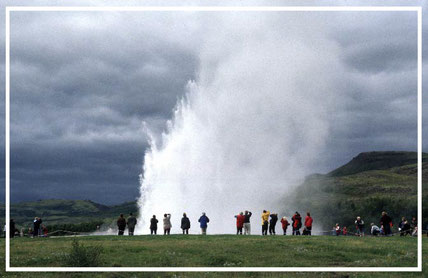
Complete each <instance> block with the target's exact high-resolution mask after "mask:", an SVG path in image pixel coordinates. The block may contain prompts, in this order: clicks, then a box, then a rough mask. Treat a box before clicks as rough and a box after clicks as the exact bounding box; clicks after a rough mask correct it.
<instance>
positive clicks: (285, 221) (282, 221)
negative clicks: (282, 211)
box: [281, 216, 290, 235]
mask: <svg viewBox="0 0 428 278" xmlns="http://www.w3.org/2000/svg"><path fill="white" fill-rule="evenodd" d="M281 224H282V230H283V231H284V235H286V234H287V227H288V226H289V225H290V223H288V220H287V218H286V217H285V216H284V217H283V218H281Z"/></svg>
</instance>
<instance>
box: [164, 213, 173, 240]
mask: <svg viewBox="0 0 428 278" xmlns="http://www.w3.org/2000/svg"><path fill="white" fill-rule="evenodd" d="M171 227H172V225H171V214H170V213H165V214H164V215H163V234H164V235H169V234H170V232H171Z"/></svg>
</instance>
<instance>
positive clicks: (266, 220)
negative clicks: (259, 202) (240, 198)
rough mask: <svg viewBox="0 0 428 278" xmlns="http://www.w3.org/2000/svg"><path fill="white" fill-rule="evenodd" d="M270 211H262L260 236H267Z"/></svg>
mask: <svg viewBox="0 0 428 278" xmlns="http://www.w3.org/2000/svg"><path fill="white" fill-rule="evenodd" d="M269 215H270V211H266V210H263V213H262V235H264V236H265V235H267V230H268V224H269Z"/></svg>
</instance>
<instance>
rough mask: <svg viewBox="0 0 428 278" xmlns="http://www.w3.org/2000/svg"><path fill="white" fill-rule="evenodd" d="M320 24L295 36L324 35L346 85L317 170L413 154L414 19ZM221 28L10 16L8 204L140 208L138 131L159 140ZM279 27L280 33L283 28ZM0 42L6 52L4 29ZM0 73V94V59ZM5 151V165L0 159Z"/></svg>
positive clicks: (132, 19) (331, 17)
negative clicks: (385, 153)
mask: <svg viewBox="0 0 428 278" xmlns="http://www.w3.org/2000/svg"><path fill="white" fill-rule="evenodd" d="M402 2H403V1H402ZM11 3H12V4H15V5H16V3H14V2H13V1H12V2H11ZM20 3H21V2H20ZM54 3H57V2H48V1H43V2H38V3H37V4H40V5H47V4H54ZM60 3H63V2H60ZM89 3H91V2H86V4H87V5H89ZM111 3H112V5H114V4H116V3H118V2H111ZM120 3H123V2H120ZM289 3H291V2H275V4H277V5H281V4H282V5H285V4H289ZM300 3H301V4H303V3H302V2H300ZM307 3H310V2H307ZM346 3H349V2H348V1H347V2H346ZM355 3H362V4H367V3H368V2H355ZM370 3H372V2H370ZM396 3H400V2H392V1H391V4H396ZM418 3H420V2H419V1H414V2H411V1H410V2H409V1H406V2H405V4H406V5H410V4H418ZM32 4H34V3H32ZM134 4H135V2H134ZM250 4H251V3H250ZM424 12H425V13H426V12H428V11H427V10H426V7H424ZM237 16H238V17H239V16H249V15H248V14H246V15H237ZM254 16H256V15H254ZM316 17H317V20H319V22H322V24H321V25H320V26H317V28H320V30H322V31H321V32H318V31H317V30H316V29H314V30H312V29H310V28H303V27H302V30H304V32H303V31H302V36H305V37H308V40H310V38H311V37H316V35H320V34H321V35H322V36H323V38H322V39H323V40H328V41H330V42H331V43H332V44H333V45H334V47H335V49H336V50H335V51H337V56H338V57H340V63H341V65H342V67H341V72H338V73H337V74H338V75H341V76H346V78H347V80H352V82H343V83H341V82H339V84H337V89H338V90H339V91H342V92H343V94H342V95H341V99H342V100H343V102H342V104H343V105H342V106H341V108H339V109H337V110H336V111H334V114H335V115H334V117H331V118H332V119H333V120H332V122H331V123H330V126H331V128H330V131H329V132H330V135H329V140H328V141H327V146H326V148H325V149H324V150H323V151H322V153H320V154H319V161H318V163H317V164H318V166H317V167H315V168H314V169H313V172H324V173H325V172H328V171H330V170H332V169H334V168H336V167H338V166H340V165H342V164H344V163H346V162H347V161H349V160H350V159H351V158H352V157H353V156H355V155H357V154H358V153H360V152H364V151H375V150H377V151H382V150H408V151H416V146H417V145H416V143H417V137H416V135H417V132H416V131H417V130H416V127H417V126H416V124H417V118H416V103H417V95H416V92H417V91H416V89H417V87H416V85H417V83H416V81H417V75H416V62H417V56H416V54H417V51H416V50H417V48H416V47H417V44H416V42H417V41H416V38H417V37H416V35H417V33H416V27H417V25H416V24H417V17H416V13H412V12H395V13H392V12H388V13H385V12H384V13H373V12H372V13H370V12H365V13H364V12H359V13H348V14H343V13H341V14H339V13H322V14H317V15H316ZM218 18H221V15H218V14H214V13H204V14H201V13H154V12H144V13H143V12H132V13H130V12H115V13H111V12H48V13H47V12H14V13H12V15H11V169H12V171H11V193H12V195H11V197H12V200H13V201H22V200H37V199H46V198H67V199H91V200H94V201H97V202H100V203H105V204H114V203H120V202H124V201H130V200H134V199H135V198H137V197H138V190H139V181H138V175H139V174H140V173H141V171H142V170H141V168H142V162H143V156H144V152H145V150H146V148H147V146H148V143H147V138H146V136H145V132H144V125H143V122H145V123H146V124H147V126H149V127H150V128H151V129H152V130H155V132H157V133H158V134H159V133H160V132H161V131H162V130H163V129H164V128H165V123H166V121H167V120H169V119H171V117H172V111H173V109H174V106H175V105H176V103H177V100H179V99H181V97H182V96H183V95H184V94H185V92H186V84H187V83H188V81H189V80H197V79H198V71H199V67H200V62H201V53H202V52H203V51H206V50H202V49H201V45H206V42H207V40H208V39H209V38H212V37H213V33H212V32H214V31H215V30H216V28H215V26H216V21H217V20H218ZM276 18H277V20H278V26H279V27H278V28H280V29H281V28H282V30H283V32H284V34H285V35H286V34H287V26H283V27H281V25H280V24H281V22H282V21H281V18H280V16H276ZM0 20H1V22H4V18H3V15H2V18H1V19H0ZM255 20H257V18H256V19H255ZM308 24H311V22H308ZM426 25H427V24H426V23H425V26H426ZM2 26H3V25H2ZM426 30H427V28H424V36H425V37H426V38H427V37H428V32H426ZM311 32H313V33H311ZM0 42H1V47H2V49H4V28H2V30H1V38H0ZM225 43H227V42H225ZM313 43H316V41H315V40H314V42H313ZM218 53H221V51H219V52H218ZM426 54H427V50H426V48H425V50H424V56H425V57H427V55H426ZM228 55H233V51H232V53H228ZM218 59H222V57H219V58H218ZM1 63H2V65H3V66H2V74H1V77H0V81H1V82H2V84H3V83H4V74H3V73H4V70H3V68H4V58H3V56H1ZM212 63H213V67H215V63H216V61H212ZM342 69H345V71H343V70H342ZM427 69H428V67H427V63H424V72H426V70H427ZM302 74H303V73H302ZM307 78H308V79H310V78H311V77H310V76H308V77H307ZM350 84H351V85H352V86H351V85H350ZM424 86H425V87H427V86H428V84H427V83H425V84H424ZM2 101H4V96H2ZM424 107H427V105H426V103H424ZM2 114H4V111H3V110H2ZM424 118H425V119H426V118H427V117H426V116H425V117H424ZM1 127H2V128H3V127H4V123H3V122H2V123H1ZM424 133H425V134H426V135H427V136H428V133H427V132H426V130H425V131H424ZM3 138H4V136H3V134H2V139H3ZM425 142H426V140H425ZM427 147H428V144H427V143H425V144H424V149H425V151H426V150H427ZM0 153H1V155H2V157H4V150H3V149H1V151H0ZM2 163H4V162H3V161H2ZM3 165H4V164H3ZM3 168H4V167H1V169H2V171H3V174H2V176H3V175H4V170H3ZM3 180H4V179H3Z"/></svg>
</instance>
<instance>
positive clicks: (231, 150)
mask: <svg viewBox="0 0 428 278" xmlns="http://www.w3.org/2000/svg"><path fill="white" fill-rule="evenodd" d="M226 18H227V19H226V20H225V19H224V18H223V23H224V22H225V21H226V22H227V24H226V25H229V24H230V25H229V26H231V27H230V28H229V29H227V30H223V29H221V26H220V27H217V26H216V27H212V29H209V30H210V32H211V33H214V34H215V35H212V36H207V37H206V38H205V40H204V41H205V44H204V45H202V46H201V48H200V49H199V57H200V67H199V71H198V76H197V79H196V81H189V83H188V85H187V94H186V96H185V97H184V98H183V99H181V100H180V101H179V102H178V104H177V106H176V108H175V111H174V117H173V118H172V119H171V120H170V121H169V122H168V124H167V128H166V131H165V132H164V133H163V134H162V135H161V136H160V138H157V137H156V135H155V134H150V131H148V134H149V138H150V149H149V150H148V151H147V152H146V154H145V157H144V166H143V174H142V175H141V196H140V199H139V202H138V204H139V206H140V214H139V223H140V225H138V231H137V232H138V233H147V232H149V229H148V227H149V225H150V224H149V223H150V218H151V217H152V215H154V214H155V215H156V216H157V218H158V219H159V220H160V221H159V224H160V225H159V229H160V230H162V225H161V223H162V217H163V214H164V213H171V214H172V226H173V227H172V232H173V233H177V232H180V231H181V230H180V219H181V216H182V214H183V212H186V213H187V215H188V216H189V218H190V220H191V225H192V226H191V233H199V225H198V222H197V220H198V218H199V216H200V215H201V213H202V212H206V214H207V215H208V217H209V218H210V220H211V221H210V223H209V226H208V233H233V232H235V219H234V215H236V214H238V213H239V212H241V211H244V210H250V211H252V212H253V213H254V215H253V218H252V226H253V233H254V234H260V231H259V230H260V225H261V220H260V214H261V211H262V210H263V209H267V210H270V211H271V212H273V211H276V212H282V211H283V210H284V208H285V205H286V204H283V203H281V201H282V198H283V197H284V196H285V194H287V192H288V191H289V190H290V189H291V188H293V186H295V185H297V184H298V183H299V182H300V181H301V180H302V179H303V178H304V175H306V174H308V173H311V172H312V171H311V166H312V165H313V162H314V159H315V158H316V156H317V154H318V153H320V151H321V150H322V149H323V147H324V145H325V143H326V140H327V138H328V131H329V119H328V118H329V113H330V112H331V109H332V107H333V102H334V94H333V93H332V92H333V90H332V87H331V83H332V82H331V76H330V70H331V69H332V68H337V67H338V65H337V60H338V59H337V57H336V56H335V55H334V54H333V53H334V51H332V46H331V45H329V43H328V42H326V41H322V40H321V39H319V38H318V37H317V36H316V35H314V37H312V39H315V40H316V42H317V43H316V44H314V41H313V40H312V39H308V38H307V36H305V35H302V34H301V32H302V27H299V25H298V24H297V25H295V24H294V25H291V23H290V26H289V27H288V29H289V30H288V31H287V32H284V31H283V30H282V29H281V28H279V29H281V30H279V29H278V28H274V26H275V25H274V24H275V22H274V20H272V17H270V18H269V17H267V16H266V17H263V18H261V17H258V19H257V20H256V21H255V22H253V21H249V20H248V19H247V18H245V17H243V18H239V19H237V18H236V17H235V16H234V15H231V16H228V17H227V16H226ZM237 22H238V23H237ZM289 22H293V21H292V20H291V19H290V21H289ZM286 26H287V25H286ZM293 26H294V27H293ZM296 26H297V27H296ZM223 27H224V26H223ZM214 31H217V32H214ZM290 213H292V212H291V211H290Z"/></svg>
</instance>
